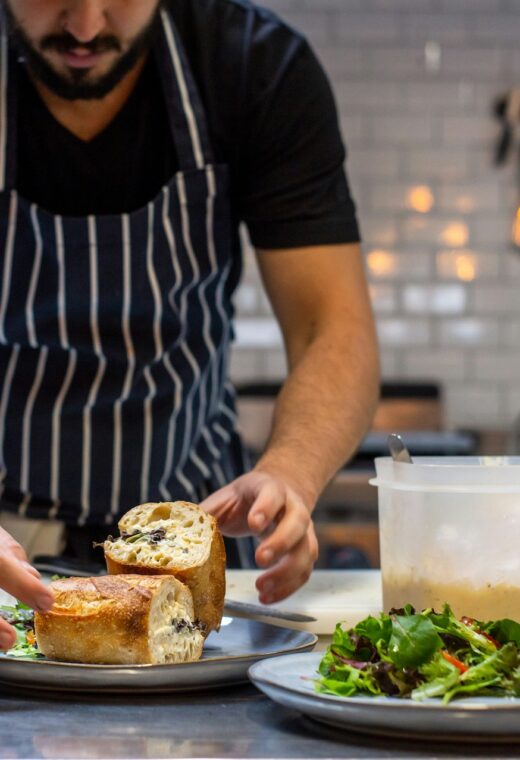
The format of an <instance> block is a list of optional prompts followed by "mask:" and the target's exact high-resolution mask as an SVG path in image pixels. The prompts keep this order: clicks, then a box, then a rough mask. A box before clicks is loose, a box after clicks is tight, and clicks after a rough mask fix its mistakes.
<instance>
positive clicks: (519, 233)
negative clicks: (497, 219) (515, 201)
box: [513, 206, 520, 248]
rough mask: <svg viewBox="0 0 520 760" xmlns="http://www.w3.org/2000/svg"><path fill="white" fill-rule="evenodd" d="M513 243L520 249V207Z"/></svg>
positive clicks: (516, 216)
mask: <svg viewBox="0 0 520 760" xmlns="http://www.w3.org/2000/svg"><path fill="white" fill-rule="evenodd" d="M513 243H514V244H515V245H516V246H517V247H518V248H520V206H519V207H518V208H517V210H516V215H515V221H514V224H513Z"/></svg>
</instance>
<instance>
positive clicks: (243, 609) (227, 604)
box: [224, 598, 316, 623]
mask: <svg viewBox="0 0 520 760" xmlns="http://www.w3.org/2000/svg"><path fill="white" fill-rule="evenodd" d="M224 611H225V612H233V613H235V614H239V615H244V616H245V615H257V616H259V617H260V616H262V617H270V618H277V619H278V620H288V621H290V622H292V623H315V622H316V618H315V617H311V616H310V615H302V614H301V613H299V612H286V611H285V610H279V609H276V608H275V607H265V606H264V605H263V604H247V603H246V602H237V601H235V600H234V599H227V598H226V599H224Z"/></svg>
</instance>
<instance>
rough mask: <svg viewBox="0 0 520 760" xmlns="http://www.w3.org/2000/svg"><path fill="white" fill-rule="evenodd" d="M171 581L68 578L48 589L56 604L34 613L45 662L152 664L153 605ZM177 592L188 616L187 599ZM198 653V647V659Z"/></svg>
mask: <svg viewBox="0 0 520 760" xmlns="http://www.w3.org/2000/svg"><path fill="white" fill-rule="evenodd" d="M171 581H172V578H171V576H167V577H164V576H162V577H160V576H154V577H150V576H149V577H146V576H135V575H134V576H132V575H120V576H118V577H115V576H110V575H108V576H102V577H99V578H67V579H63V580H59V581H55V582H54V583H52V584H51V588H52V589H53V591H54V597H55V601H54V605H53V607H52V609H51V610H50V611H49V612H46V613H40V612H37V613H35V633H36V639H37V643H38V647H39V649H40V650H41V651H42V652H43V653H44V654H45V655H46V656H47V657H49V658H51V659H54V660H64V661H67V662H81V663H91V664H116V665H117V664H121V665H128V664H138V663H150V662H153V661H154V658H153V653H152V651H151V648H150V613H151V609H152V600H153V597H154V595H155V594H157V593H158V592H159V590H160V589H161V587H162V586H163V584H164V583H165V582H166V583H168V584H171ZM175 591H176V593H177V595H178V597H179V599H180V600H181V601H182V604H183V607H184V608H185V609H186V614H187V615H190V613H191V615H192V614H193V606H192V603H191V595H190V592H189V591H188V589H187V588H182V587H181V586H180V584H179V585H178V586H177V587H175ZM201 653H202V647H201V648H200V652H199V655H198V656H199V657H200V654H201Z"/></svg>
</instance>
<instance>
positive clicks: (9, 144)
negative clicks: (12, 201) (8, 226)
mask: <svg viewBox="0 0 520 760" xmlns="http://www.w3.org/2000/svg"><path fill="white" fill-rule="evenodd" d="M16 65H17V58H16V55H15V53H14V52H13V51H12V50H10V48H9V38H8V33H7V26H6V23H5V20H4V19H3V18H2V20H1V23H0V192H4V191H5V190H12V189H13V188H14V186H15V180H16V177H15V174H16V110H17V109H16V91H15V86H14V84H15V79H16Z"/></svg>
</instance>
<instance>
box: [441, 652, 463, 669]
mask: <svg viewBox="0 0 520 760" xmlns="http://www.w3.org/2000/svg"><path fill="white" fill-rule="evenodd" d="M442 656H443V657H444V659H445V660H446V661H447V662H449V663H451V664H452V665H455V667H456V668H457V669H458V670H460V672H461V673H465V672H466V670H469V667H468V665H464V663H463V662H461V661H460V660H457V658H456V657H454V656H453V655H452V654H450V653H449V652H446V650H445V649H443V650H442Z"/></svg>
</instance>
